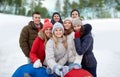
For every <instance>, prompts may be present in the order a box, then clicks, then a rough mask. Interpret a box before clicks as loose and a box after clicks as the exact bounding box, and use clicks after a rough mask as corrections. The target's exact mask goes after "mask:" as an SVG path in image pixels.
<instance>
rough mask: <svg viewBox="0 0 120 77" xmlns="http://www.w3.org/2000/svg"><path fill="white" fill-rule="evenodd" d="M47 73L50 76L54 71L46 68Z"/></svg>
mask: <svg viewBox="0 0 120 77" xmlns="http://www.w3.org/2000/svg"><path fill="white" fill-rule="evenodd" d="M46 72H47V74H48V75H50V74H52V73H53V72H52V70H51V69H50V68H49V67H47V68H46Z"/></svg>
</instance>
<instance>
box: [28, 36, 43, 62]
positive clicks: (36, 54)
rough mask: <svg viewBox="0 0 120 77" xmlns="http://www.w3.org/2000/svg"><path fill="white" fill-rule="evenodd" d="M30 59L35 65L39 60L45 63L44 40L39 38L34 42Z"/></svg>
mask: <svg viewBox="0 0 120 77" xmlns="http://www.w3.org/2000/svg"><path fill="white" fill-rule="evenodd" d="M30 59H31V61H32V63H34V62H35V61H36V60H37V59H40V61H41V62H42V63H43V62H44V59H45V48H44V40H42V39H41V38H40V37H39V36H38V37H36V39H35V40H34V42H33V45H32V48H31V51H30Z"/></svg>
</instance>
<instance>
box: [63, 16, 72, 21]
mask: <svg viewBox="0 0 120 77" xmlns="http://www.w3.org/2000/svg"><path fill="white" fill-rule="evenodd" d="M65 21H70V22H72V18H71V17H67V18H65V19H64V22H65Z"/></svg>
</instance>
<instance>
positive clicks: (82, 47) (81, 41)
mask: <svg viewBox="0 0 120 77" xmlns="http://www.w3.org/2000/svg"><path fill="white" fill-rule="evenodd" d="M74 41H75V47H76V51H77V53H78V54H79V55H81V54H83V59H82V66H83V67H96V65H97V61H96V59H95V57H94V54H93V52H92V50H93V37H92V34H91V31H90V32H88V33H86V34H85V35H84V36H82V37H81V38H76V39H74Z"/></svg>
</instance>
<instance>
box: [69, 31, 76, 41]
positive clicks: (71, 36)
mask: <svg viewBox="0 0 120 77" xmlns="http://www.w3.org/2000/svg"><path fill="white" fill-rule="evenodd" d="M74 34H75V32H71V33H70V34H69V35H67V38H68V39H69V38H70V39H74Z"/></svg>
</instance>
